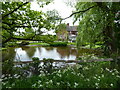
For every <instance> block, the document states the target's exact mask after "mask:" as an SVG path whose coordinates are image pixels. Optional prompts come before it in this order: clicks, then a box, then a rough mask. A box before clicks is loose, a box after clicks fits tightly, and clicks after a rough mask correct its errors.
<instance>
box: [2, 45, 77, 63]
mask: <svg viewBox="0 0 120 90" xmlns="http://www.w3.org/2000/svg"><path fill="white" fill-rule="evenodd" d="M8 51H9V52H8ZM76 55H77V50H76V49H75V48H72V47H32V46H31V47H28V46H27V47H19V48H10V49H8V50H7V51H6V52H5V53H3V59H4V60H6V58H8V59H9V58H10V57H11V56H12V57H13V58H14V60H15V61H16V60H17V61H19V60H20V61H28V60H29V61H30V60H32V57H38V58H39V59H40V60H42V59H43V58H52V59H55V60H75V59H76ZM5 57H6V58H5Z"/></svg>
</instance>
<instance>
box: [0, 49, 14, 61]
mask: <svg viewBox="0 0 120 90" xmlns="http://www.w3.org/2000/svg"><path fill="white" fill-rule="evenodd" d="M15 54H16V52H15V49H14V48H8V49H7V50H5V51H2V61H4V60H8V59H14V57H15V56H16V55H15Z"/></svg>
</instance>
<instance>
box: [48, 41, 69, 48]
mask: <svg viewBox="0 0 120 90" xmlns="http://www.w3.org/2000/svg"><path fill="white" fill-rule="evenodd" d="M50 46H55V47H57V46H67V42H53V43H50Z"/></svg>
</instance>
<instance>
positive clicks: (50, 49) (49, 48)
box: [44, 47, 54, 51]
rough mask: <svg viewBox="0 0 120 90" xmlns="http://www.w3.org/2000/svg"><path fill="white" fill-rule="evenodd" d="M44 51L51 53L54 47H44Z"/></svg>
mask: <svg viewBox="0 0 120 90" xmlns="http://www.w3.org/2000/svg"><path fill="white" fill-rule="evenodd" d="M44 48H45V49H46V51H52V50H54V47H44Z"/></svg>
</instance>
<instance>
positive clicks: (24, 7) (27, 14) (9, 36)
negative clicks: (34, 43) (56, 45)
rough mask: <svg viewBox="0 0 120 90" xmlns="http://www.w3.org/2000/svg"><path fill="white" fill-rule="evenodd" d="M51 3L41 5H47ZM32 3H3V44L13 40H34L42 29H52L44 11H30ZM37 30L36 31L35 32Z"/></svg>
mask: <svg viewBox="0 0 120 90" xmlns="http://www.w3.org/2000/svg"><path fill="white" fill-rule="evenodd" d="M48 3H49V2H45V3H41V4H40V5H41V8H42V7H43V5H47V4H48ZM30 4H31V3H30V2H2V10H1V15H2V43H3V44H5V43H7V42H8V41H11V40H34V37H35V36H36V35H40V34H41V28H46V29H48V30H49V29H50V28H51V23H50V22H48V21H47V17H48V16H47V15H46V14H45V13H43V12H42V11H34V10H31V9H30ZM35 29H36V30H35Z"/></svg>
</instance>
